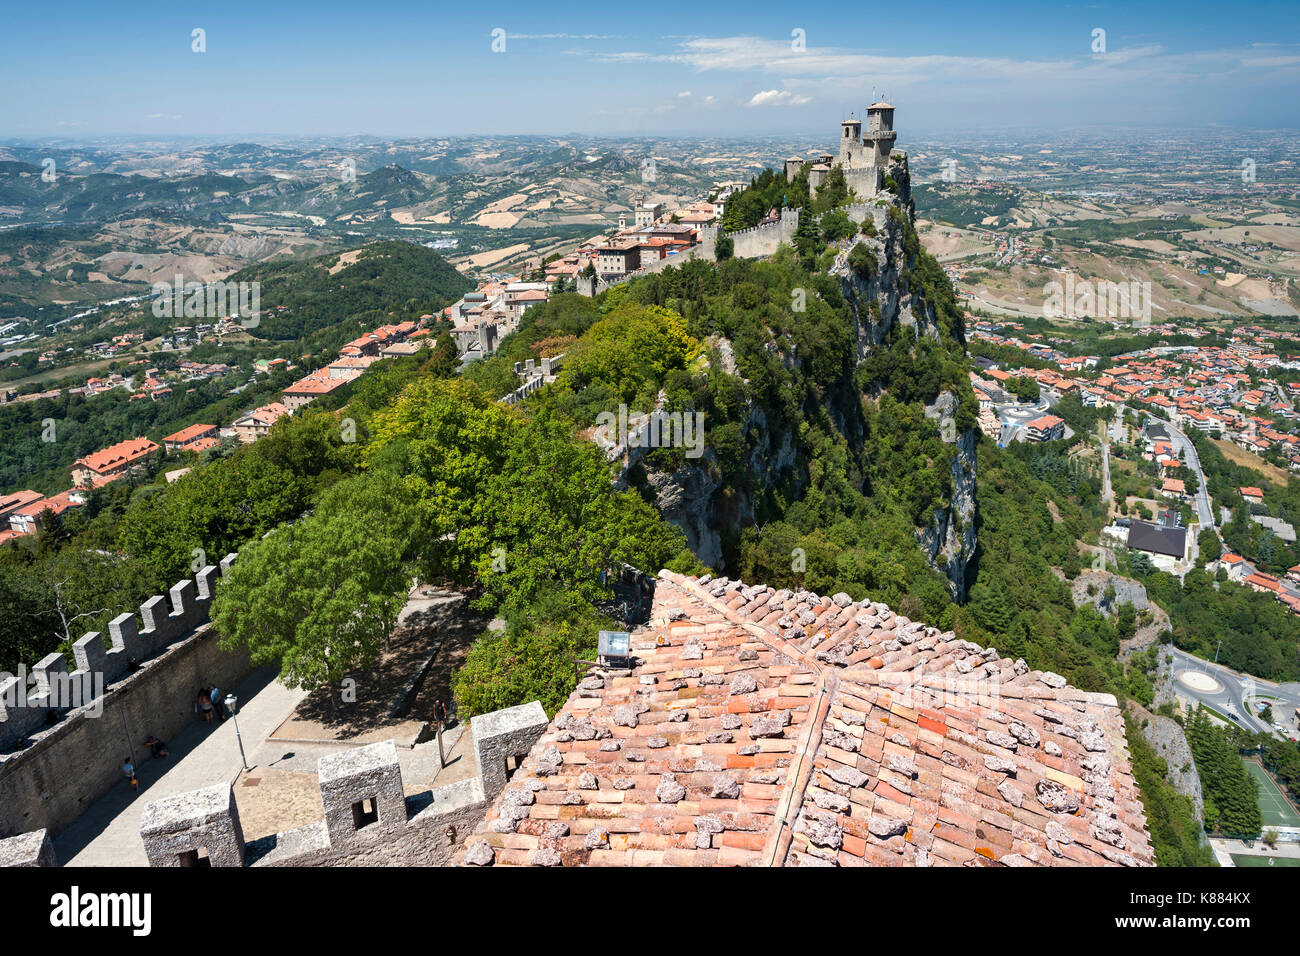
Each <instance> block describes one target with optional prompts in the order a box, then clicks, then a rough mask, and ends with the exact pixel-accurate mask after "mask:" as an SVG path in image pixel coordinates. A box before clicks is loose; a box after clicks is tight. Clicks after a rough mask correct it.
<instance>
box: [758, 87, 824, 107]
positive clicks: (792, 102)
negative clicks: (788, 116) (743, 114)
mask: <svg viewBox="0 0 1300 956" xmlns="http://www.w3.org/2000/svg"><path fill="white" fill-rule="evenodd" d="M811 101H812V97H811V96H800V95H799V94H797V93H791V92H790V91H789V90H762V91H760V92H758V93H755V94H754V95H753V97H751V98H750V101H749V102H748V103H747V104H746V105H747V106H802V105H803V104H804V103H809V102H811Z"/></svg>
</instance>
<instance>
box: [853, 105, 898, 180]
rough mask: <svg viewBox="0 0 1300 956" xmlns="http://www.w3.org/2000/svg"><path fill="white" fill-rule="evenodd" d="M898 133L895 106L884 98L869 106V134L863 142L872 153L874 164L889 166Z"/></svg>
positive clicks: (872, 162)
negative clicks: (890, 154)
mask: <svg viewBox="0 0 1300 956" xmlns="http://www.w3.org/2000/svg"><path fill="white" fill-rule="evenodd" d="M896 139H898V133H897V132H895V131H894V108H893V107H892V106H890V105H889V104H888V103H886V102H885V101H884V100H879V101H877V102H875V103H872V104H871V105H870V106H869V107H867V135H866V136H865V137H863V139H862V143H863V145H864V146H865V147H867V149H868V150H869V151H870V154H871V164H872V165H873V166H881V167H883V166H887V165H888V164H889V153H890V151H891V150H893V148H894V140H896Z"/></svg>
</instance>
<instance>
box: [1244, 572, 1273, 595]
mask: <svg viewBox="0 0 1300 956" xmlns="http://www.w3.org/2000/svg"><path fill="white" fill-rule="evenodd" d="M1244 583H1246V584H1253V585H1254V586H1255V587H1258V588H1261V589H1263V590H1265V591H1277V590H1279V589H1280V588H1281V584H1280V583H1279V582H1278V579H1277V578H1275V577H1273V575H1271V574H1265V573H1264V572H1263V571H1256V572H1255V573H1254V574H1250V575H1247V576H1246V578H1245V579H1244Z"/></svg>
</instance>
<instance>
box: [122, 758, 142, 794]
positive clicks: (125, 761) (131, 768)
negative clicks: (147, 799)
mask: <svg viewBox="0 0 1300 956" xmlns="http://www.w3.org/2000/svg"><path fill="white" fill-rule="evenodd" d="M122 773H123V774H124V775H125V776H126V781H127V783H129V784H130V785H131V792H132V793H139V792H140V781H139V780H138V779H137V778H136V775H135V764H133V763H132V762H131V758H130V757H129V756H128V757H123V758H122Z"/></svg>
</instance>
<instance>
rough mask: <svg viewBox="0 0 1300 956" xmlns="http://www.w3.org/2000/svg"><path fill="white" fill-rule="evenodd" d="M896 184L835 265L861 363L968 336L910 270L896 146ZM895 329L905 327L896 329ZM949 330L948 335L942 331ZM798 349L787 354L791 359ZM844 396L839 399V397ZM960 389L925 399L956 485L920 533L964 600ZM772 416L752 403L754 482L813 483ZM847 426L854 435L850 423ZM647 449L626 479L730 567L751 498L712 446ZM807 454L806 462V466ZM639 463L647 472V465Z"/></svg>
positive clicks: (970, 519)
mask: <svg viewBox="0 0 1300 956" xmlns="http://www.w3.org/2000/svg"><path fill="white" fill-rule="evenodd" d="M887 176H888V177H889V178H890V179H892V180H893V182H894V184H895V191H893V192H888V193H885V194H883V195H882V196H881V197H880V200H879V201H878V202H875V203H868V204H867V208H868V210H869V212H870V215H871V217H872V220H873V223H874V229H869V230H868V233H872V232H873V233H874V235H858V236H855V237H853V238H852V239H849V240H847V241H845V242H842V243H841V244H840V245H841V249H840V254H839V255H838V256H837V257H836V260H835V262H834V264H833V266H832V267H831V269H830V274H831V275H832V276H833V277H834V278H835V279H837V280H838V283H839V287H840V290H841V294H842V295H843V297H844V300H845V301H846V303H847V304H848V307H849V309H850V311H851V314H852V319H853V326H854V327H853V334H854V341H855V343H856V346H855V347H856V363H857V365H859V366H860V365H861V364H862V363H863V362H864V361H866V360H867V359H868V358H869V357H870V356H871V355H872V354H873V352H874V351H875V350H877V349H881V348H884V347H885V346H886V343H887V341H889V340H890V338H891V335H894V334H903V335H906V336H909V337H911V338H913V339H918V340H919V339H921V338H927V339H930V340H931V341H933V342H934V343H935V344H938V345H941V346H942V345H946V347H948V348H953V349H957V350H961V349H962V348H963V347H964V344H965V342H964V335H963V332H962V329H961V327H960V322H959V321H958V322H957V324H956V328H955V329H954V328H951V327H950V328H948V329H946V330H945V329H944V328H943V327H942V324H941V320H940V318H939V317H938V315H937V314H936V309H935V305H934V303H932V302H929V301H927V299H926V298H925V297H924V296H923V295H921V294H920V292H919V290H918V289H917V288H916V286H917V283H916V282H915V281H914V280H913V278H912V271H913V270H914V269H915V267H916V265H917V249H918V248H919V247H918V244H917V240H916V234H915V232H914V231H913V229H912V222H913V218H914V211H913V204H912V198H911V187H910V177H909V174H908V169H907V159H906V157H905V156H902V155H901V154H896V156H895V160H894V162H893V163H892V164H891V166H890V167H889V169H888V170H887ZM858 242H861V243H863V244H864V245H865V246H866V247H867V248H868V249H869V250H870V252H871V254H872V255H873V257H874V260H875V261H874V266H871V267H866V268H863V267H862V264H861V263H859V268H857V269H855V268H853V267H851V266H850V255H849V254H850V251H851V250H852V248H853V247H854V246H855V245H856V244H857V243H858ZM895 329H897V330H899V332H898V333H895ZM945 333H946V334H945ZM709 344H710V346H712V347H713V348H714V349H715V351H714V352H713V354H714V355H715V356H716V357H717V359H718V361H719V362H720V364H721V366H722V368H723V370H724V371H726V372H728V373H730V374H735V373H736V369H735V364H734V361H732V360H731V344H730V343H729V342H727V341H726V340H725V339H723V338H720V337H714V339H713V340H711V341H710V343H709ZM798 361H799V358H798V357H790V358H787V360H786V364H787V367H789V366H790V364H791V363H797V362H798ZM865 386H866V387H867V389H868V394H870V395H872V397H878V396H879V393H880V391H881V389H880V388H879V387H876V386H873V384H872V383H865ZM840 401H842V398H841V400H840ZM959 404H960V399H959V397H958V396H957V395H956V394H954V393H953V392H952V391H944V392H941V393H940V394H939V395H938V396H937V397H936V398H934V400H933V401H931V402H930V403H929V404H927V406H926V416H927V417H928V418H930V419H932V420H933V421H934V424H935V429H936V431H937V432H938V433H939V435H940V437H941V438H942V440H943V441H944V442H946V443H948V444H950V445H953V446H954V453H953V455H952V457H951V460H950V462H949V464H948V472H949V473H948V476H947V480H948V484H949V486H950V487H949V492H948V493H947V494H946V495H945V496H944V500H943V502H942V504H941V505H939V506H938V507H935V508H934V509H933V513H932V515H931V517H930V520H929V522H928V523H927V524H925V525H924V526H923V527H918V528H917V530H916V536H917V542H918V545H919V547H920V548H921V549H922V551H923V552H924V553H925V554H926V555H927V557H928V558H929V561H930V563H931V565H932V566H933V567H935V568H936V569H938V570H940V571H941V572H942V573H943V574H944V575H945V576H946V577H947V578H948V581H949V585H950V589H951V591H952V593H953V595H954V597H956V598H957V600H959V601H962V600H964V599H965V593H966V583H965V579H966V567H967V563H968V561H969V560H970V558H971V556H972V555H973V554H974V551H975V524H976V521H975V510H976V504H975V481H976V475H975V468H976V461H975V431H974V428H973V427H968V428H964V429H963V428H959V427H958V424H957V422H958V407H959ZM825 408H826V412H827V414H828V415H829V417H830V418H831V420H833V421H835V422H836V423H837V424H839V425H841V426H842V425H843V424H844V423H845V422H846V420H847V419H848V418H849V417H851V416H852V414H853V413H854V410H851V409H849V408H847V407H843V406H839V407H837V405H836V402H835V401H834V400H832V401H828V402H827V404H826V406H825ZM767 419H768V415H767V413H766V412H765V410H764V409H763V408H762V407H758V406H751V407H750V408H749V409H748V419H747V421H746V423H745V428H744V433H745V434H747V435H749V436H752V438H751V440H750V444H749V445H748V447H747V451H746V460H745V465H746V472H747V475H748V477H749V479H750V482H749V483H750V487H751V488H760V489H761V488H769V487H772V486H774V485H777V484H778V483H782V482H784V483H785V484H786V485H787V486H791V487H792V488H793V490H795V492H796V493H798V492H799V491H801V490H802V489H803V488H804V486H805V485H806V484H807V474H806V469H807V459H806V456H803V455H801V451H803V449H801V448H800V447H799V444H798V436H793V435H791V434H789V433H788V432H785V433H781V434H775V433H774V432H773V429H771V428H769V427H768V421H767ZM841 430H842V431H843V432H844V433H845V434H846V437H849V439H850V441H851V442H852V441H853V440H854V438H853V437H852V435H851V434H850V433H851V432H852V429H847V430H845V429H843V428H841ZM649 451H650V450H649V449H639V448H633V449H629V450H628V452H627V454H626V456H625V457H624V460H623V467H622V470H621V472H620V475H619V486H620V487H628V486H629V485H636V486H639V487H641V488H642V489H644V490H648V491H649V492H650V493H651V494H652V495H653V499H654V503H655V505H656V506H657V507H658V509H659V511H660V512H661V513H662V514H663V515H664V517H665V518H667V519H668V520H669V521H670V522H672V523H673V524H675V525H677V526H678V527H680V528H681V529H682V530H683V532H684V533H685V534H686V537H687V541H688V543H689V545H690V547H691V549H692V550H693V551H694V552H695V553H696V554H697V555H698V556H699V558H700V559H701V560H702V561H704V562H705V563H707V564H709V565H711V566H713V567H715V568H718V569H720V570H726V569H725V568H724V567H723V565H722V563H721V562H722V561H723V556H724V550H725V549H724V542H723V534H724V531H723V529H734V528H739V527H744V526H746V525H748V524H752V523H753V521H754V501H753V500H752V495H751V494H750V493H748V492H746V491H745V490H744V489H739V490H737V489H728V488H725V487H724V486H723V483H722V481H721V480H720V479H719V478H718V477H717V475H718V470H717V468H716V467H714V466H715V464H716V462H715V459H714V456H713V453H712V451H711V450H708V451H706V452H705V454H704V456H703V457H702V458H699V459H696V460H693V461H692V460H687V461H685V462H684V463H683V464H681V465H680V466H679V467H676V468H672V469H670V470H661V469H656V468H655V467H653V466H652V465H651V464H650V462H649V461H647V454H648V453H649ZM801 463H802V467H801ZM642 472H643V473H644V474H642Z"/></svg>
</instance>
